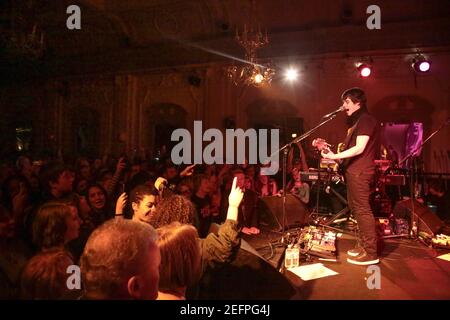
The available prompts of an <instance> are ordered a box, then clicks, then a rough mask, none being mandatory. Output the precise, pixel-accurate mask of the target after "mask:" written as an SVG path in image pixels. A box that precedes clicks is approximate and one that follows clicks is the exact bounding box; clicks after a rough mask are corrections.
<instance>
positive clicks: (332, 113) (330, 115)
mask: <svg viewBox="0 0 450 320" xmlns="http://www.w3.org/2000/svg"><path fill="white" fill-rule="evenodd" d="M344 110H345V108H344V106H340V107H339V109H337V110H334V111H333V112H330V113H328V114H326V115H324V116H323V118H329V117H332V116H334V115H335V114H338V113H339V112H342V111H344Z"/></svg>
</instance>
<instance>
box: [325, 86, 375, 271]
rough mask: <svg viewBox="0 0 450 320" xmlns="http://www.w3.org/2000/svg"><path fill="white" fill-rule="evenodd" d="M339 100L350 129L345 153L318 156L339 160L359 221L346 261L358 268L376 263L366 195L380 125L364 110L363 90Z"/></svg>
mask: <svg viewBox="0 0 450 320" xmlns="http://www.w3.org/2000/svg"><path fill="white" fill-rule="evenodd" d="M341 99H342V101H343V107H344V110H345V112H346V113H347V124H348V126H349V131H348V134H347V138H346V139H345V141H346V143H345V150H344V151H342V152H340V153H336V154H335V153H333V152H332V151H330V150H322V152H321V154H322V157H324V158H326V159H333V160H340V159H342V161H340V162H341V165H340V166H341V168H340V169H341V170H343V172H344V174H345V181H346V185H347V201H348V206H349V208H350V210H351V211H352V212H353V215H354V216H355V218H356V221H357V222H358V228H359V239H358V243H357V245H356V247H355V248H354V249H352V250H349V251H348V252H347V254H348V256H349V257H348V258H347V261H348V262H350V263H353V264H358V265H370V264H376V263H378V262H379V259H378V255H377V236H376V231H375V219H374V216H373V212H372V209H371V207H370V203H369V196H370V193H371V186H373V182H374V177H375V164H374V160H375V159H376V158H377V156H378V153H379V150H380V141H379V140H380V137H379V132H380V125H379V123H378V121H377V120H376V119H375V118H374V117H373V116H372V115H371V114H369V112H368V110H367V106H366V95H365V93H364V91H363V90H361V89H360V88H351V89H348V90H346V91H345V92H344V93H343V94H342V96H341Z"/></svg>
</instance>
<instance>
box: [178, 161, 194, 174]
mask: <svg viewBox="0 0 450 320" xmlns="http://www.w3.org/2000/svg"><path fill="white" fill-rule="evenodd" d="M195 166H196V164H195V163H194V164H191V165H190V166H187V167H186V168H185V169H184V170H183V171H181V173H180V177H182V178H183V177H189V176H192V174H193V173H194V167H195Z"/></svg>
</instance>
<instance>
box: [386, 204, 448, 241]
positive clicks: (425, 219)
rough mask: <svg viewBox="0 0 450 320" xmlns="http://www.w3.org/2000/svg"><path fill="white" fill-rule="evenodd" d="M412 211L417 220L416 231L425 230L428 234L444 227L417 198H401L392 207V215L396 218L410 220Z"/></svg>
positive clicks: (437, 231) (435, 232)
mask: <svg viewBox="0 0 450 320" xmlns="http://www.w3.org/2000/svg"><path fill="white" fill-rule="evenodd" d="M413 211H414V214H415V217H414V220H415V221H418V225H417V228H418V231H419V232H421V231H423V232H426V233H428V234H430V235H433V234H437V233H439V231H440V230H441V229H442V228H443V227H444V223H443V222H442V221H441V219H439V217H438V216H437V215H436V214H435V213H434V212H432V211H431V210H430V209H429V208H428V207H427V206H425V205H423V204H422V203H420V202H418V201H417V200H411V199H408V200H402V201H399V202H397V204H396V205H395V207H394V216H395V217H396V218H403V219H406V220H407V221H408V222H409V221H411V213H412V212H413Z"/></svg>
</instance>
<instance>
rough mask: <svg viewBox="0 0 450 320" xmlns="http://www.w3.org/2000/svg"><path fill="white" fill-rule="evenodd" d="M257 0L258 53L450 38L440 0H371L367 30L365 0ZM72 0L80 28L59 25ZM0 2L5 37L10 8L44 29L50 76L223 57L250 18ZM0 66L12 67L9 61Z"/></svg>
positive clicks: (348, 49)
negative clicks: (264, 36)
mask: <svg viewBox="0 0 450 320" xmlns="http://www.w3.org/2000/svg"><path fill="white" fill-rule="evenodd" d="M255 3H256V10H255V15H256V17H257V20H258V21H260V23H261V25H262V27H263V28H267V30H268V34H269V40H270V43H269V45H268V46H266V47H265V48H263V49H261V50H260V56H262V57H266V58H269V57H270V58H280V59H283V58H287V57H295V56H305V55H309V56H314V55H320V54H330V53H337V54H352V52H363V51H373V50H384V49H393V50H398V49H406V50H412V49H413V48H428V47H433V48H436V47H448V46H450V2H449V1H448V0H379V1H376V3H377V5H379V6H380V8H381V22H382V25H381V27H382V28H381V30H372V31H371V30H368V29H367V28H366V19H367V17H368V16H369V15H368V14H367V13H366V9H367V7H368V6H369V5H371V4H373V1H368V0H315V1H310V0H305V1H302V0H257V1H255ZM30 4H31V5H32V6H30ZM71 4H77V5H79V6H80V8H81V30H68V29H67V28H66V19H67V17H68V16H69V15H68V14H67V13H66V8H67V7H68V6H69V5H71ZM0 10H1V25H0V28H1V30H2V34H3V35H4V37H3V39H2V40H3V41H2V42H3V44H4V43H5V41H7V37H8V34H9V33H10V31H11V30H12V27H13V25H14V24H13V22H12V21H13V20H14V19H13V17H14V16H15V15H14V13H16V14H17V12H23V13H24V16H25V17H26V23H28V24H29V25H30V24H31V22H32V21H35V22H37V23H38V24H39V25H40V27H41V28H42V30H43V31H44V34H45V45H46V51H45V55H44V57H43V58H42V60H41V61H40V62H39V67H38V73H39V74H40V75H47V76H58V75H77V74H89V73H121V72H130V71H142V70H153V69H160V68H166V67H176V66H184V65H199V64H209V63H216V62H223V63H227V62H228V61H230V60H229V59H228V58H226V57H224V56H221V55H220V54H216V53H211V51H215V52H221V53H224V54H227V55H234V56H238V57H240V58H242V56H243V51H242V48H240V47H239V45H238V44H237V43H236V42H235V41H234V38H233V37H234V35H235V30H236V27H242V26H243V25H244V23H246V22H248V20H249V12H250V11H251V2H250V1H249V0H130V1H123V0H81V1H68V0H58V1H44V0H33V1H31V0H20V1H12V0H8V1H4V2H3V4H1V5H0ZM17 25H18V24H17V23H16V24H15V28H17ZM5 39H6V40H5ZM9 60H14V57H13V58H12V59H11V58H9ZM9 62H10V63H11V64H14V61H9ZM14 66H15V67H14V70H16V69H17V68H16V67H17V65H15V64H14ZM19 69H20V67H19ZM3 70H4V71H5V70H6V71H9V72H11V66H9V68H3Z"/></svg>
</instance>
